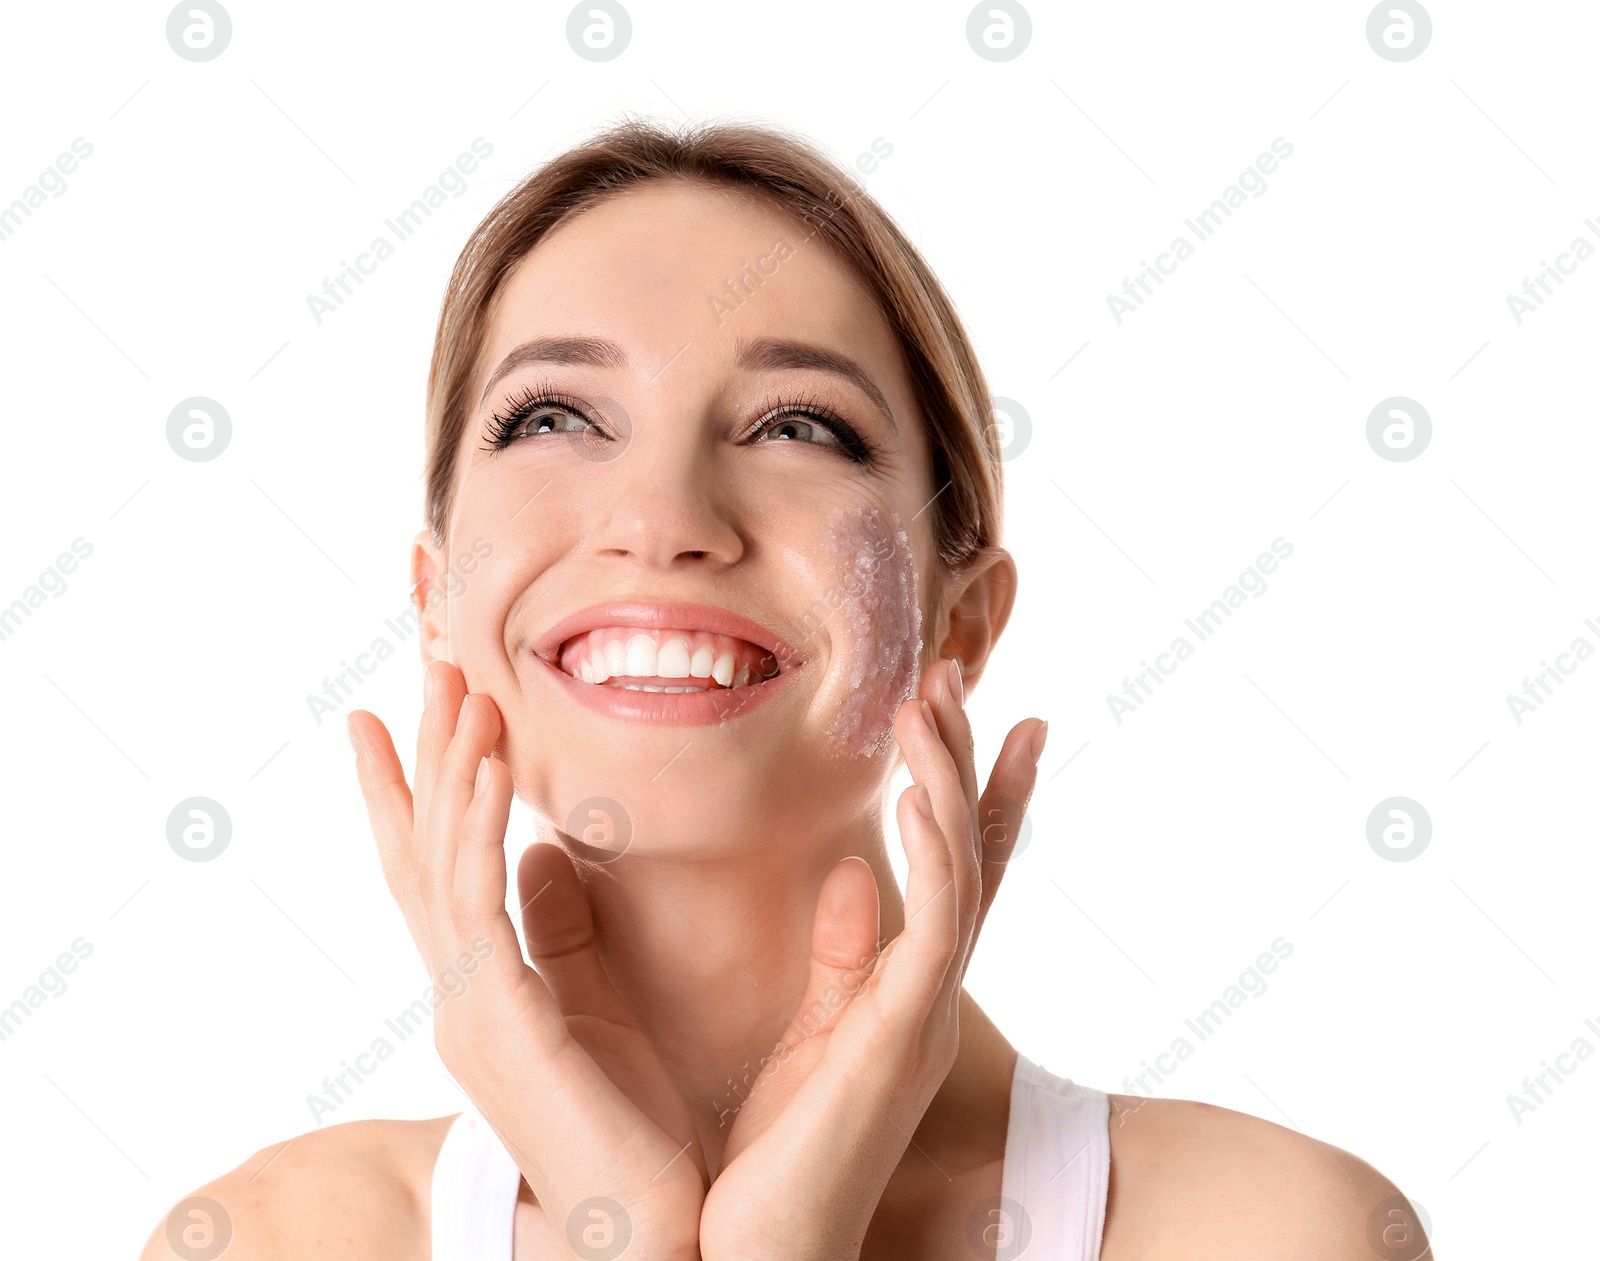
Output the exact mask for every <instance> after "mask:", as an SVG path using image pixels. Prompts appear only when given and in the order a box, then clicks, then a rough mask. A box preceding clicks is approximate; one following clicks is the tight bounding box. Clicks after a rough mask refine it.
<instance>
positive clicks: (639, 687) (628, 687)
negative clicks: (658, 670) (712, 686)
mask: <svg viewBox="0 0 1600 1261" xmlns="http://www.w3.org/2000/svg"><path fill="white" fill-rule="evenodd" d="M664 677H670V676H664ZM611 686H612V687H615V688H618V689H620V690H621V691H624V692H704V691H708V690H709V689H707V688H703V687H657V686H655V685H654V684H651V683H613V684H612V685H611Z"/></svg>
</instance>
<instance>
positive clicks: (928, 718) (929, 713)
mask: <svg viewBox="0 0 1600 1261" xmlns="http://www.w3.org/2000/svg"><path fill="white" fill-rule="evenodd" d="M921 704H922V721H923V722H925V723H927V724H928V730H929V731H931V732H933V733H934V734H935V735H938V734H939V724H938V723H936V722H934V720H933V707H932V706H931V705H929V704H928V702H927V701H923V702H921Z"/></svg>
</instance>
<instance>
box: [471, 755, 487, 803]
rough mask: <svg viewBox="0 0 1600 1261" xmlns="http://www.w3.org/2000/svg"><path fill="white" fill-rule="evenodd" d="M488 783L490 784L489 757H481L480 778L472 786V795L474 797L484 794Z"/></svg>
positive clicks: (479, 764)
mask: <svg viewBox="0 0 1600 1261" xmlns="http://www.w3.org/2000/svg"><path fill="white" fill-rule="evenodd" d="M488 784H489V759H488V758H486V757H481V758H479V759H478V780H477V782H476V783H475V784H473V786H472V795H473V796H474V797H481V796H483V790H484V789H485V788H486V787H488Z"/></svg>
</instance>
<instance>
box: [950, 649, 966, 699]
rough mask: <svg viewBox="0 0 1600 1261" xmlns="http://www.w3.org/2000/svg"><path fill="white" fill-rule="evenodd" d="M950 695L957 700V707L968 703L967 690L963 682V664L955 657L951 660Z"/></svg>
mask: <svg viewBox="0 0 1600 1261" xmlns="http://www.w3.org/2000/svg"><path fill="white" fill-rule="evenodd" d="M950 694H951V695H952V696H954V697H955V698H956V704H957V705H965V704H966V703H967V688H966V685H965V684H964V683H963V682H962V680H961V662H959V661H958V660H956V659H955V658H954V657H951V658H950Z"/></svg>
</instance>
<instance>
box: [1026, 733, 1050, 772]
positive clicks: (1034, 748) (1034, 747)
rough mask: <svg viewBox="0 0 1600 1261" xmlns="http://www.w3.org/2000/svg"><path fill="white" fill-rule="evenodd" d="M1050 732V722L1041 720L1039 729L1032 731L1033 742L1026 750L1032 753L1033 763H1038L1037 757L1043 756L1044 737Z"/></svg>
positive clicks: (1036, 764)
mask: <svg viewBox="0 0 1600 1261" xmlns="http://www.w3.org/2000/svg"><path fill="white" fill-rule="evenodd" d="M1049 733H1050V724H1049V723H1048V722H1042V723H1040V724H1039V730H1037V731H1035V732H1034V733H1033V742H1032V743H1031V744H1030V745H1029V746H1028V751H1029V752H1030V753H1032V754H1033V764H1034V765H1035V766H1038V765H1039V759H1040V758H1041V757H1043V756H1044V739H1045V736H1047V735H1049Z"/></svg>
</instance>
